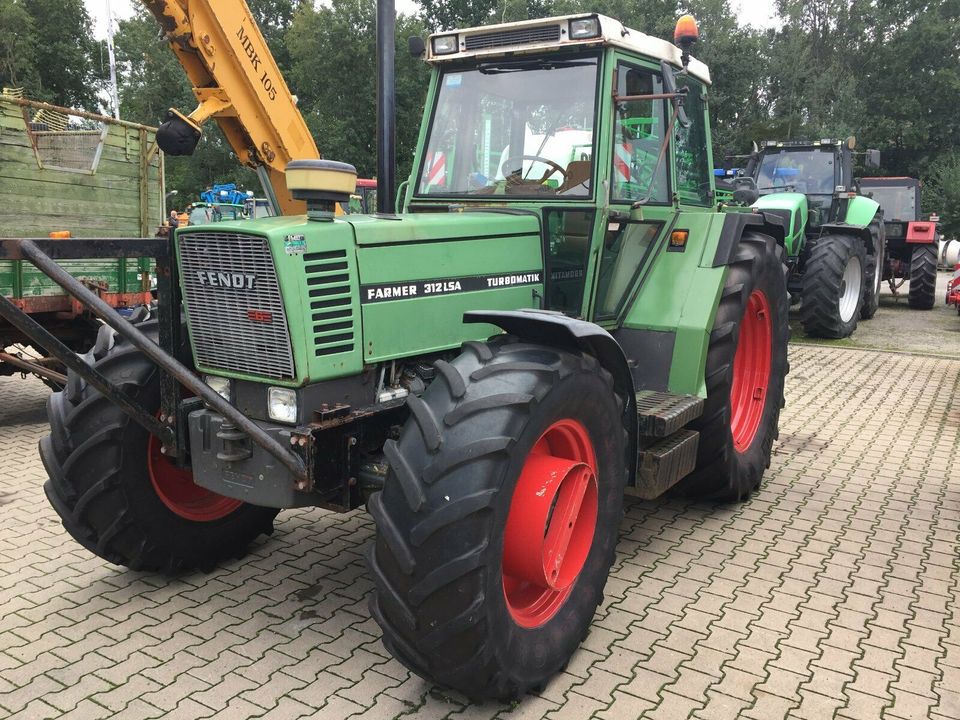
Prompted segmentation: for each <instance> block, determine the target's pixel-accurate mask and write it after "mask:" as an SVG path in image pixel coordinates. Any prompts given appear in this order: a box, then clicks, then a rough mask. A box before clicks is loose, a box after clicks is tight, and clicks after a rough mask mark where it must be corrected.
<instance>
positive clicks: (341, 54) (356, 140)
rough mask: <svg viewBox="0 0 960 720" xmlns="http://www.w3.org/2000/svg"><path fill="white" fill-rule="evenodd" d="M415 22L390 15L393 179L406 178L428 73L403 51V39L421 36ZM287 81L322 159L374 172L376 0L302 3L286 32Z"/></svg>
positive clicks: (364, 173)
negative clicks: (393, 39)
mask: <svg viewBox="0 0 960 720" xmlns="http://www.w3.org/2000/svg"><path fill="white" fill-rule="evenodd" d="M425 33H426V29H425V28H424V27H423V25H422V22H421V21H419V20H418V19H416V18H411V17H409V16H406V15H400V16H398V17H397V33H396V34H397V47H398V49H399V50H398V52H397V59H396V81H397V177H400V178H405V177H406V176H407V174H408V173H409V170H410V166H411V162H412V155H413V149H414V147H415V146H416V139H417V131H418V129H419V124H420V115H421V112H422V109H423V100H424V96H425V94H426V87H427V81H428V77H429V73H428V71H427V69H426V67H425V66H424V64H423V63H422V62H421V61H420V60H419V59H416V58H412V57H411V56H410V55H409V53H407V52H405V47H406V38H407V37H408V36H411V35H421V36H422V35H424V34H425ZM288 46H289V50H290V56H291V71H290V74H289V75H288V78H287V80H288V82H289V83H290V85H291V88H292V89H293V90H294V92H295V93H296V94H297V96H298V97H299V99H300V110H301V112H302V113H303V115H304V117H305V118H306V120H307V124H308V125H309V126H310V129H311V131H312V132H313V134H314V137H315V138H316V141H317V146H318V147H319V148H320V152H321V153H322V154H323V156H324V157H328V158H331V159H336V160H343V161H345V162H349V163H351V164H353V165H354V166H355V167H356V168H357V170H358V171H359V173H360V175H361V176H362V177H373V176H374V174H375V172H376V107H377V78H376V2H375V0H359V1H357V0H333V2H332V3H331V4H330V6H320V7H317V8H314V7H310V6H305V7H301V8H300V10H299V11H298V12H297V14H296V17H295V18H294V22H293V24H292V26H291V28H290V31H289V34H288Z"/></svg>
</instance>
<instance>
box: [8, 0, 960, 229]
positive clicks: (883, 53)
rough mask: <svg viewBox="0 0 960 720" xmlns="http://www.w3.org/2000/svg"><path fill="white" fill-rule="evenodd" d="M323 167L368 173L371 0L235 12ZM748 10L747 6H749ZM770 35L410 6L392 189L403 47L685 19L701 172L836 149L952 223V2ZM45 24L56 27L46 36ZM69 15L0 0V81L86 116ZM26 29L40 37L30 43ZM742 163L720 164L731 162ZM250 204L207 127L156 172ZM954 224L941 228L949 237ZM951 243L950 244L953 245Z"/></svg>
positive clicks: (428, 2) (139, 103)
mask: <svg viewBox="0 0 960 720" xmlns="http://www.w3.org/2000/svg"><path fill="white" fill-rule="evenodd" d="M248 2H249V5H250V8H251V10H252V12H253V14H254V16H255V17H256V19H257V22H258V23H259V25H260V28H261V30H262V32H263V34H264V36H265V38H266V40H267V43H268V44H269V46H270V48H271V50H272V51H273V53H274V55H275V57H276V58H277V61H278V64H279V65H280V67H281V70H282V71H283V74H284V76H285V78H286V80H287V83H288V84H289V85H290V88H291V90H292V91H293V93H294V94H296V95H297V96H298V97H299V101H300V109H301V111H302V112H303V114H304V116H305V118H306V120H307V123H308V125H309V126H310V128H311V131H312V132H313V133H314V135H315V137H316V140H317V145H318V147H319V148H320V150H321V152H322V153H323V155H324V156H325V157H330V158H333V159H338V160H344V161H347V162H351V163H353V164H354V165H356V166H357V169H358V170H359V171H360V174H361V175H363V176H372V175H373V174H374V172H375V169H376V158H375V153H376V47H375V38H376V28H375V19H376V0H332V1H331V2H325V3H315V2H312V1H310V0H248ZM747 5H748V4H747ZM776 5H777V11H778V13H779V16H780V18H781V20H780V22H779V24H778V26H777V27H776V28H773V29H769V30H757V29H754V28H751V27H741V26H740V25H739V24H738V22H737V19H736V16H735V14H734V12H733V10H732V9H731V3H730V0H645V1H644V2H636V1H635V0H479V1H478V2H472V1H470V0H420V3H419V11H418V12H417V14H416V15H415V16H414V17H410V16H405V15H400V16H398V18H397V60H396V62H397V121H398V124H397V147H398V168H397V177H398V178H401V179H404V178H406V177H407V175H408V174H409V170H410V163H411V158H412V152H413V149H414V146H415V144H416V138H417V133H418V129H419V124H420V117H421V114H422V110H423V108H422V103H423V100H424V97H425V93H426V87H427V82H428V78H429V72H428V70H427V68H426V67H425V66H424V64H423V63H422V62H421V61H420V60H419V59H416V58H412V57H410V55H409V54H408V53H407V52H406V38H407V37H408V36H410V35H420V36H423V37H425V36H426V35H427V34H428V33H430V32H433V31H438V30H444V29H451V28H456V27H467V26H471V25H479V24H490V23H497V22H510V21H515V20H523V19H527V18H535V17H545V16H549V15H559V14H566V13H575V12H599V13H603V14H605V15H609V16H611V17H614V18H617V19H619V20H622V21H623V22H624V23H625V24H626V25H627V26H629V27H632V28H636V29H637V30H639V31H642V32H644V33H646V34H648V35H652V36H654V37H661V38H667V39H669V38H671V37H672V32H673V26H674V23H675V21H676V18H677V17H678V16H679V15H680V14H682V13H684V12H691V13H693V14H694V16H695V17H696V18H697V19H698V21H699V24H700V29H701V40H700V42H699V43H698V45H697V46H696V47H695V48H694V51H693V52H694V55H695V56H696V57H698V58H699V59H700V60H703V61H704V62H706V63H707V64H708V65H709V66H710V70H711V75H712V77H713V86H712V87H711V88H710V99H709V102H710V110H711V115H712V119H713V141H714V157H715V161H716V162H717V164H720V162H722V160H723V158H724V157H725V156H728V155H735V154H738V153H744V152H747V151H748V150H749V149H750V143H751V141H753V140H764V139H773V138H780V139H798V138H804V137H806V138H810V137H823V136H832V137H845V136H847V135H850V134H853V135H856V136H857V138H858V141H859V143H858V144H859V148H860V149H865V148H867V147H875V148H879V149H880V150H881V153H882V159H883V167H882V169H881V172H882V173H884V174H894V175H913V176H917V177H920V178H921V179H923V180H924V181H925V190H924V192H925V200H924V203H925V205H928V204H929V206H930V209H933V210H938V211H940V212H941V214H942V215H943V216H944V217H945V218H960V197H957V192H956V191H955V188H958V187H960V183H958V182H957V181H958V180H960V178H958V176H957V174H958V172H960V171H958V170H957V168H958V165H960V160H958V158H960V115H958V114H957V113H956V112H955V107H954V104H955V102H956V100H955V98H957V97H958V96H960V58H958V54H960V45H958V41H957V38H958V37H960V0H777V3H776ZM52 17H56V18H57V22H56V23H51V22H49V19H50V18H52ZM88 27H89V19H88V18H86V14H85V12H84V11H83V2H82V0H66V1H62V0H0V81H2V82H3V83H4V84H8V85H23V86H26V87H27V88H28V90H29V91H30V93H31V94H32V95H35V96H39V97H41V98H44V99H51V100H55V101H57V102H65V103H67V104H79V105H82V106H84V107H87V108H93V109H95V107H96V105H97V96H96V92H97V89H98V88H99V87H100V85H99V82H100V79H99V76H100V71H99V68H100V65H99V59H98V53H99V49H98V47H97V45H96V43H94V42H93V41H92V40H91V39H90V37H89V31H88ZM37 28H43V32H42V37H38V30H37ZM157 38H158V29H157V27H156V24H155V22H154V20H153V19H152V17H151V16H150V15H148V14H146V13H145V12H143V11H141V12H139V13H138V14H136V15H135V16H134V17H133V18H132V19H131V20H129V21H126V22H124V23H121V27H120V33H119V35H118V37H117V46H118V55H119V57H120V60H121V78H120V79H121V103H122V108H123V113H124V116H125V117H127V118H129V119H132V120H137V121H141V122H148V123H151V124H156V123H159V122H160V121H162V119H163V117H164V115H165V113H166V110H167V108H168V107H177V108H179V109H181V110H184V111H187V112H189V111H190V110H191V109H192V108H193V107H194V105H195V100H194V98H193V95H192V93H191V92H190V88H189V85H188V84H187V81H186V79H185V77H184V74H183V71H182V69H181V68H180V66H179V64H178V63H177V62H176V60H175V59H174V57H173V55H172V53H171V52H170V51H169V49H168V48H167V47H166V46H165V45H164V44H163V43H161V42H158V40H157ZM739 162H740V161H731V164H734V165H736V164H739ZM231 181H232V182H237V183H238V184H240V185H242V186H245V187H253V188H256V187H257V185H256V181H255V179H254V177H253V174H252V173H251V172H250V171H248V170H245V169H242V168H239V167H238V166H237V164H236V161H235V159H234V158H233V157H232V155H231V152H230V148H229V146H228V145H227V144H226V142H225V141H224V139H223V137H222V136H221V134H220V133H219V131H218V130H217V129H216V127H215V125H214V123H210V124H209V125H208V127H207V128H206V129H205V137H204V140H203V141H202V143H201V145H200V147H199V148H198V151H197V154H196V155H195V156H193V157H192V158H168V159H167V183H168V186H169V187H170V188H171V189H173V188H176V189H178V190H179V191H180V193H181V197H182V198H184V199H187V198H190V197H194V196H196V195H197V193H199V192H200V191H202V190H203V189H204V188H205V187H206V186H208V185H209V184H211V183H213V182H231ZM948 222H951V223H953V222H956V221H953V220H951V221H948ZM948 227H950V228H953V229H951V230H949V231H948V234H950V233H953V232H957V231H958V230H960V227H957V226H956V225H953V224H951V225H949V226H948Z"/></svg>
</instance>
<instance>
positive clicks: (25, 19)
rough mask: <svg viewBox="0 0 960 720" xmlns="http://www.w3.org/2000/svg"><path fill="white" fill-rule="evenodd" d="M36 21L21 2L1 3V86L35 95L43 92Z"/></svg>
mask: <svg viewBox="0 0 960 720" xmlns="http://www.w3.org/2000/svg"><path fill="white" fill-rule="evenodd" d="M36 44H37V37H36V28H35V26H34V24H33V18H32V17H31V16H30V13H28V12H27V11H26V9H25V8H24V6H23V3H22V2H21V1H20V0H0V86H3V87H14V88H20V87H22V88H24V89H25V90H26V91H27V94H28V95H31V96H36V95H37V93H38V92H39V89H40V77H39V75H38V74H37V69H36V58H35V55H34V48H35V47H36Z"/></svg>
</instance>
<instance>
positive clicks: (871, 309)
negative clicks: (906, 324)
mask: <svg viewBox="0 0 960 720" xmlns="http://www.w3.org/2000/svg"><path fill="white" fill-rule="evenodd" d="M870 232H871V234H872V235H873V244H874V252H873V254H872V255H867V264H866V269H865V271H864V273H863V305H862V306H861V308H860V319H861V320H870V319H872V318H873V316H874V315H876V314H877V310H878V309H879V308H880V288H881V287H883V269H884V265H885V263H886V262H887V258H886V238H885V236H884V230H883V224H882V223H880V222H877V221H876V220H875V221H874V222H872V223H870Z"/></svg>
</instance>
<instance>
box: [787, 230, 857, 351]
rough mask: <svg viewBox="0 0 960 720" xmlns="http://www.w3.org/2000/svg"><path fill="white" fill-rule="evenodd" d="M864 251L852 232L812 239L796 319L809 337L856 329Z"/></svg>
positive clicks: (838, 334)
mask: <svg viewBox="0 0 960 720" xmlns="http://www.w3.org/2000/svg"><path fill="white" fill-rule="evenodd" d="M866 266H867V254H866V250H865V249H864V247H863V242H861V240H860V239H859V238H856V237H854V236H852V235H824V236H823V237H821V238H820V239H818V240H817V241H816V244H815V245H814V247H813V249H812V250H811V251H810V257H809V258H808V259H807V263H806V269H805V270H804V273H803V301H802V304H801V305H800V322H801V323H802V324H803V329H804V331H805V332H806V333H807V335H810V336H811V337H822V338H833V339H839V338H845V337H849V336H850V335H852V334H853V331H854V330H856V329H857V318H858V317H859V316H860V309H861V307H862V306H863V285H864V275H865V268H866Z"/></svg>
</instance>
